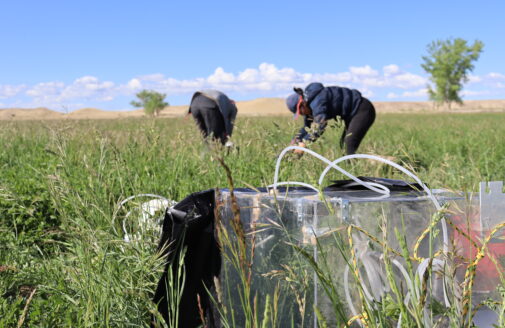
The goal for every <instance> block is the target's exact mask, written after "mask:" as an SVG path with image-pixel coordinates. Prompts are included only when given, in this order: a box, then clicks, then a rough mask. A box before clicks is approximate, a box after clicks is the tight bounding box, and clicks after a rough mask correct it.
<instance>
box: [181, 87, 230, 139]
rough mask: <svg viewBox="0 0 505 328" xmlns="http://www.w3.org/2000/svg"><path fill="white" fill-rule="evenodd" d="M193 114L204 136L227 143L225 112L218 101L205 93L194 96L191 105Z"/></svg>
mask: <svg viewBox="0 0 505 328" xmlns="http://www.w3.org/2000/svg"><path fill="white" fill-rule="evenodd" d="M190 111H191V114H192V115H193V118H194V119H195V122H196V125H197V126H198V128H199V129H200V131H201V132H202V134H203V136H204V138H207V137H212V138H214V139H217V140H219V141H221V143H222V144H225V143H226V139H227V135H226V128H225V123H224V118H223V114H221V111H220V110H219V106H218V105H217V103H216V102H215V101H214V100H213V99H210V98H208V97H206V96H205V95H203V94H198V95H196V96H195V97H193V100H192V101H191V107H190Z"/></svg>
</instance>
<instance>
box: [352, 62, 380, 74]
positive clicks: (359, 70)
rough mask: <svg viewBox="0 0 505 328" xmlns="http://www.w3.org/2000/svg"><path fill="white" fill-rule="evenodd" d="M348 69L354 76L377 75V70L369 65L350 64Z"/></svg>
mask: <svg viewBox="0 0 505 328" xmlns="http://www.w3.org/2000/svg"><path fill="white" fill-rule="evenodd" d="M349 71H350V72H351V74H354V75H356V76H377V75H379V72H377V71H376V70H374V69H373V68H371V67H370V66H368V65H366V66H361V67H355V66H351V67H349Z"/></svg>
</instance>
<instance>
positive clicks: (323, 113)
mask: <svg viewBox="0 0 505 328" xmlns="http://www.w3.org/2000/svg"><path fill="white" fill-rule="evenodd" d="M295 92H296V93H294V94H292V95H291V96H289V97H288V98H287V99H286V105H287V107H288V108H289V110H290V111H291V112H293V113H295V114H296V115H298V114H301V115H303V116H304V126H303V127H302V128H301V129H300V132H299V133H298V134H297V135H296V136H295V137H294V138H293V141H292V143H294V144H297V145H298V146H301V147H306V143H307V142H313V141H316V140H317V138H319V137H320V136H321V135H322V134H323V132H324V129H325V128H326V125H327V123H328V120H330V119H336V118H337V117H340V118H341V119H342V120H343V122H344V125H345V127H344V131H343V134H342V137H341V138H340V145H341V146H343V145H344V144H345V150H346V154H348V155H350V154H354V153H356V150H357V149H358V147H359V145H360V143H361V141H362V140H363V138H364V137H365V134H366V133H367V131H368V129H369V128H370V126H371V125H372V124H373V122H374V121H375V108H374V106H373V104H372V103H371V102H370V100H368V99H367V98H365V97H363V96H362V95H361V93H360V92H359V91H358V90H354V89H348V88H343V87H337V86H330V87H325V86H323V84H322V83H319V82H314V83H310V84H309V85H308V86H307V87H306V88H305V91H303V90H301V89H298V88H295ZM295 152H296V153H302V151H295Z"/></svg>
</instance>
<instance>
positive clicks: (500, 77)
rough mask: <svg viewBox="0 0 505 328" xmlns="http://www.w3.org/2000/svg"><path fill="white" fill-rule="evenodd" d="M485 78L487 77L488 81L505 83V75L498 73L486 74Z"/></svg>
mask: <svg viewBox="0 0 505 328" xmlns="http://www.w3.org/2000/svg"><path fill="white" fill-rule="evenodd" d="M486 77H488V78H489V79H493V80H502V81H505V75H503V74H500V73H495V72H491V73H489V74H487V75H486Z"/></svg>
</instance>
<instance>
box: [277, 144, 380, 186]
mask: <svg viewBox="0 0 505 328" xmlns="http://www.w3.org/2000/svg"><path fill="white" fill-rule="evenodd" d="M290 150H301V151H304V152H306V153H308V154H310V155H312V156H314V157H316V158H318V159H319V160H321V161H323V162H325V163H326V164H328V165H329V166H331V167H332V168H334V169H336V170H337V171H339V172H340V173H342V174H343V175H345V176H347V177H348V178H350V179H352V180H354V181H355V182H357V183H359V184H360V185H362V186H365V187H366V188H368V189H370V190H373V191H375V192H378V193H379V194H384V195H389V189H387V188H386V187H384V186H382V187H381V188H380V187H377V188H376V187H374V186H373V185H371V184H370V183H368V182H365V181H362V180H360V179H358V178H357V177H355V176H354V175H352V174H350V173H349V172H347V171H345V170H344V169H342V168H341V167H339V166H337V165H335V164H333V163H332V162H331V161H330V160H329V159H327V158H326V157H324V156H321V155H320V154H318V153H316V152H315V151H313V150H310V149H307V148H304V147H299V146H289V147H286V148H284V150H283V151H282V152H281V153H280V155H279V157H278V158H277V163H276V164H275V173H274V183H273V185H272V186H273V189H274V190H277V185H278V180H279V169H280V166H281V161H282V158H283V157H284V155H286V153H287V152H288V151H290Z"/></svg>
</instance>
